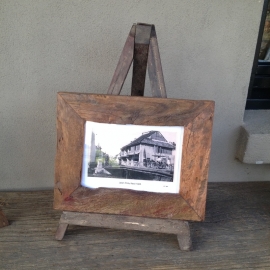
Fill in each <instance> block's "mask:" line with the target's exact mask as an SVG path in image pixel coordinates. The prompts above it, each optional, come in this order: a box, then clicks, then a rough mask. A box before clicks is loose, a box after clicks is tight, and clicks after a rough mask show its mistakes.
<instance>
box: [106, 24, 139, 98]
mask: <svg viewBox="0 0 270 270" xmlns="http://www.w3.org/2000/svg"><path fill="white" fill-rule="evenodd" d="M135 29H136V26H135V25H133V26H132V28H131V30H130V32H129V35H128V38H127V40H126V43H125V45H124V48H123V51H122V53H121V56H120V58H119V62H118V64H117V67H116V70H115V72H114V75H113V78H112V81H111V84H110V86H109V89H108V91H107V94H108V95H119V94H120V92H121V90H122V87H123V84H124V82H125V79H126V77H127V74H128V71H129V69H130V66H131V63H132V61H133V54H134V36H135Z"/></svg>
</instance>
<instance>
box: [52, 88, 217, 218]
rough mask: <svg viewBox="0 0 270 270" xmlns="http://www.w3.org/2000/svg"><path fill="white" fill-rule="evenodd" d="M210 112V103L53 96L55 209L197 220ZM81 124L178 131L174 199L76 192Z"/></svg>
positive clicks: (171, 196)
mask: <svg viewBox="0 0 270 270" xmlns="http://www.w3.org/2000/svg"><path fill="white" fill-rule="evenodd" d="M213 111H214V102H212V101H194V100H176V99H160V98H145V97H130V96H112V95H95V94H78V93H58V117H57V120H58V121H57V138H58V141H57V155H56V163H55V202H54V207H55V209H58V210H66V211H79V212H94V213H108V214H122V215H134V216H148V217H153V218H154V217H155V218H171V219H183V220H197V221H201V220H203V219H204V211H205V199H206V190H207V179H208V164H209V155H210V146H211V137H212V124H213ZM86 120H89V121H94V122H101V123H115V124H138V125H154V126H155V125H156V126H184V144H183V152H182V167H181V184H180V186H181V188H180V194H162V195H161V194H159V193H151V192H137V191H133V192H131V191H128V190H126V191H123V190H121V191H119V190H115V189H96V190H94V191H92V190H89V189H88V191H85V189H82V188H80V177H81V162H82V155H83V144H84V142H83V140H84V123H85V121H86ZM161 198H162V199H161Z"/></svg>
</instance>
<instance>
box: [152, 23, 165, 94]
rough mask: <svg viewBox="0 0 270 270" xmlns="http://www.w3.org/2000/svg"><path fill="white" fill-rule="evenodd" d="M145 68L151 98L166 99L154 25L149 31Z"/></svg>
mask: <svg viewBox="0 0 270 270" xmlns="http://www.w3.org/2000/svg"><path fill="white" fill-rule="evenodd" d="M147 66H148V74H149V80H150V85H151V92H152V96H153V97H162V98H166V97H167V93H166V87H165V82H164V77H163V71H162V65H161V59H160V54H159V49H158V41H157V35H156V30H155V26H154V25H152V29H151V39H150V45H149V52H148V62H147Z"/></svg>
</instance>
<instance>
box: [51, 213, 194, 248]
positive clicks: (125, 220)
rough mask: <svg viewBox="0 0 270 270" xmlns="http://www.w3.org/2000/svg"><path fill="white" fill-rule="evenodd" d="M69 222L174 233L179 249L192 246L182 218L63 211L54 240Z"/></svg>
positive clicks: (64, 230) (58, 238)
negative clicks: (170, 218)
mask: <svg viewBox="0 0 270 270" xmlns="http://www.w3.org/2000/svg"><path fill="white" fill-rule="evenodd" d="M69 224H70V225H80V226H92V227H104V228H111V229H124V230H138V231H147V232H158V233H169V234H176V235H177V240H178V244H179V247H180V249H181V250H184V251H189V250H191V246H192V242H191V237H190V229H189V224H188V222H187V221H183V220H168V219H158V218H145V217H134V216H122V215H108V214H94V213H79V212H67V211H64V212H63V214H62V215H61V218H60V221H59V226H58V228H57V231H56V234H55V238H56V240H62V239H63V237H64V235H65V232H66V229H67V227H68V225H69Z"/></svg>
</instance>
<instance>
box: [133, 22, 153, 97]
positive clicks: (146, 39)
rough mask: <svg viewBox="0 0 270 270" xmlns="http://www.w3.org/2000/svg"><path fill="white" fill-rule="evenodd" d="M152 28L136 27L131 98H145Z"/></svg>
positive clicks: (141, 25)
mask: <svg viewBox="0 0 270 270" xmlns="http://www.w3.org/2000/svg"><path fill="white" fill-rule="evenodd" d="M151 28H152V26H151V25H143V24H137V26H136V34H135V43H134V55H133V75H132V83H131V96H144V85H145V76H146V69H147V60H148V50H149V43H150V34H151Z"/></svg>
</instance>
